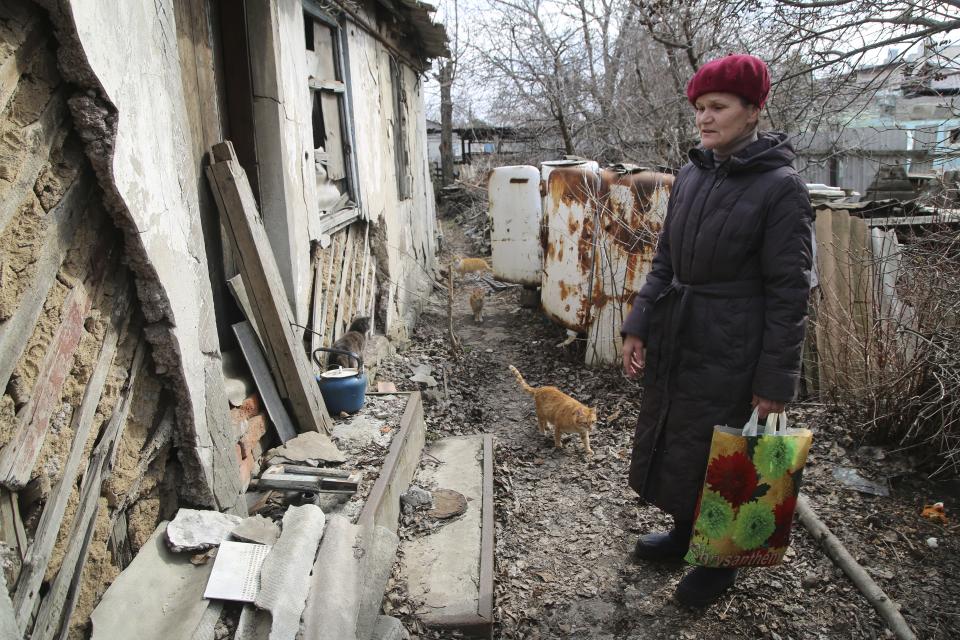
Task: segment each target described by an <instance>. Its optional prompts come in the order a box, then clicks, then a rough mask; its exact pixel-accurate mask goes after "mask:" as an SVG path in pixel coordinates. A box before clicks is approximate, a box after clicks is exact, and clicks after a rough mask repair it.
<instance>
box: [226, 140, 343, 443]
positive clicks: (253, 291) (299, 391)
mask: <svg viewBox="0 0 960 640" xmlns="http://www.w3.org/2000/svg"><path fill="white" fill-rule="evenodd" d="M211 161H212V164H211V165H210V166H208V167H207V176H208V178H209V179H210V184H211V187H212V188H213V191H214V195H215V199H216V200H217V204H218V206H219V208H220V213H221V215H222V218H223V220H224V222H225V226H226V227H227V229H228V235H229V236H230V239H231V244H232V245H233V246H234V248H235V249H236V252H235V256H236V259H237V263H238V265H239V267H240V274H241V275H242V276H243V283H244V285H245V286H246V288H247V295H248V296H249V297H250V303H251V308H252V312H253V315H254V317H255V318H256V324H257V326H258V327H260V330H261V331H262V335H263V336H264V344H263V347H264V353H265V356H266V360H267V363H268V365H269V366H270V369H271V370H272V371H273V373H274V378H275V381H276V383H277V387H278V390H279V392H280V395H281V396H282V397H285V398H287V399H288V400H289V401H290V409H291V413H292V415H293V417H294V419H295V420H296V424H297V428H298V430H299V431H301V432H306V431H317V430H322V431H324V432H326V433H329V432H330V429H331V427H332V422H331V420H330V415H329V414H328V413H327V408H326V406H325V405H324V403H323V398H322V397H321V395H320V388H319V386H318V385H317V383H316V381H315V380H314V377H313V373H312V371H313V368H312V367H311V366H310V360H309V357H308V356H307V354H306V353H305V352H304V349H303V344H302V342H301V341H300V339H299V338H298V337H297V335H296V333H295V332H294V331H293V327H292V325H291V321H292V319H293V314H292V313H291V311H290V305H289V303H288V302H287V296H286V293H285V291H284V288H283V282H282V280H281V279H280V272H279V270H278V268H277V263H276V261H275V259H274V256H273V251H272V249H271V247H270V242H269V239H268V238H267V233H266V230H265V229H264V227H263V220H262V219H261V218H260V215H259V214H258V213H257V207H256V203H255V202H254V200H253V193H252V192H251V191H250V185H249V183H248V182H247V177H246V174H245V173H244V171H243V169H242V168H241V167H240V164H239V162H237V157H236V154H235V153H234V150H233V145H231V144H230V143H229V142H223V143H220V144H218V145H215V146H214V147H213V151H212V152H211Z"/></svg>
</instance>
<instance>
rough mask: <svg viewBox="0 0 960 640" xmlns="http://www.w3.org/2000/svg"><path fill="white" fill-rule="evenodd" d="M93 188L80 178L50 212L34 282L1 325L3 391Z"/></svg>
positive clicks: (35, 322) (71, 241) (23, 348)
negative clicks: (10, 315)
mask: <svg viewBox="0 0 960 640" xmlns="http://www.w3.org/2000/svg"><path fill="white" fill-rule="evenodd" d="M91 186H92V184H91V182H90V181H89V180H88V179H87V178H78V179H77V180H75V181H74V183H73V184H72V185H71V186H70V188H69V189H68V190H67V192H66V193H65V194H64V196H63V199H62V200H60V202H59V203H58V204H57V205H56V206H55V207H53V208H52V209H51V210H50V211H49V212H48V213H47V218H48V220H49V223H48V227H47V230H46V233H45V235H44V239H43V243H42V245H41V249H40V255H39V256H37V262H36V269H35V271H34V273H33V280H32V281H31V283H30V286H29V287H28V288H27V290H26V291H25V292H24V293H23V295H22V296H21V297H20V301H19V303H18V305H17V310H16V312H15V313H14V314H13V316H12V317H10V318H8V319H7V320H6V321H4V322H3V323H2V324H0V389H5V388H6V386H7V383H8V382H10V376H11V375H13V371H14V369H15V368H16V366H17V362H19V360H20V358H21V357H22V356H23V352H24V350H25V349H26V348H27V343H28V342H29V341H30V336H31V335H33V330H34V328H35V327H36V325H37V320H38V319H39V318H40V314H41V313H42V312H43V303H44V302H46V299H47V295H48V294H49V292H50V287H51V286H53V283H54V281H55V280H56V278H57V272H58V271H59V270H60V265H61V264H62V263H63V258H64V256H66V254H67V250H68V249H69V248H70V245H71V244H72V243H73V238H74V235H75V234H76V231H77V228H78V226H79V223H80V221H81V220H82V219H83V217H84V216H83V213H84V209H85V205H86V203H87V200H88V198H89V195H90V190H91Z"/></svg>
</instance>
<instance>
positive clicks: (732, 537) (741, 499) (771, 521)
mask: <svg viewBox="0 0 960 640" xmlns="http://www.w3.org/2000/svg"><path fill="white" fill-rule="evenodd" d="M757 427H758V424H757V411H756V410H754V412H753V415H752V416H751V417H750V420H748V421H747V424H746V425H744V427H743V428H742V429H731V428H730V427H721V426H717V427H714V430H713V440H712V442H711V443H710V457H709V458H708V463H707V474H706V477H705V478H704V482H703V489H702V490H701V492H700V499H699V501H698V503H697V511H696V514H695V515H694V526H693V537H692V538H691V540H690V549H689V550H688V551H687V555H686V561H687V562H689V563H691V564H696V565H701V566H704V567H766V566H771V565H776V564H780V563H781V562H782V561H783V554H784V553H786V551H787V546H788V545H789V544H790V524H791V522H792V521H793V512H794V509H795V508H796V506H797V494H798V493H799V491H800V480H801V478H802V476H803V465H804V464H805V463H806V461H807V453H808V452H809V450H810V444H811V443H812V442H813V434H811V433H810V431H809V430H808V429H788V428H787V419H786V415H785V414H783V413H781V414H771V415H770V416H768V417H767V423H766V428H765V429H764V431H763V433H762V434H759V435H758V434H757Z"/></svg>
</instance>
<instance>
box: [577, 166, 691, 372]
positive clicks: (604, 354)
mask: <svg viewBox="0 0 960 640" xmlns="http://www.w3.org/2000/svg"><path fill="white" fill-rule="evenodd" d="M672 185H673V176H671V175H669V174H664V173H657V172H653V171H645V170H641V169H638V168H634V167H625V166H622V165H618V166H615V167H612V168H607V169H603V170H602V171H601V172H600V191H601V195H600V202H601V206H600V207H599V209H598V220H599V225H598V226H599V229H598V232H597V234H596V243H595V245H596V258H595V266H594V270H593V273H594V277H593V291H592V297H591V312H590V315H591V319H592V322H591V325H590V330H589V331H588V332H587V353H586V363H587V364H588V365H599V364H613V363H615V362H617V361H618V359H619V353H620V345H621V340H620V327H621V326H622V325H623V320H624V318H625V317H626V315H627V313H629V311H630V302H631V300H632V299H633V296H634V294H635V293H637V292H638V291H639V290H640V288H641V287H642V286H643V283H644V281H645V280H646V276H647V274H648V273H649V272H650V267H651V265H652V262H653V255H654V251H655V250H656V247H657V240H658V238H659V235H660V230H661V228H662V227H663V220H664V217H665V216H666V214H667V202H668V200H669V198H670V188H671V186H672Z"/></svg>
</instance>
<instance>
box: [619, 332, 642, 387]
mask: <svg viewBox="0 0 960 640" xmlns="http://www.w3.org/2000/svg"><path fill="white" fill-rule="evenodd" d="M621 354H622V355H623V372H624V373H626V374H627V377H628V378H631V379H633V378H636V377H637V375H638V374H639V373H640V372H641V371H643V368H644V367H645V366H646V364H647V347H646V345H645V344H643V340H641V339H640V338H638V337H637V336H631V335H628V336H627V337H626V338H624V339H623V349H621Z"/></svg>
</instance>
